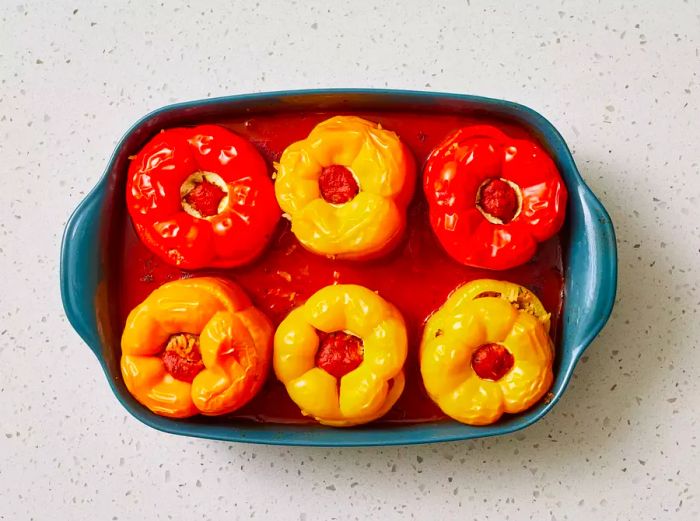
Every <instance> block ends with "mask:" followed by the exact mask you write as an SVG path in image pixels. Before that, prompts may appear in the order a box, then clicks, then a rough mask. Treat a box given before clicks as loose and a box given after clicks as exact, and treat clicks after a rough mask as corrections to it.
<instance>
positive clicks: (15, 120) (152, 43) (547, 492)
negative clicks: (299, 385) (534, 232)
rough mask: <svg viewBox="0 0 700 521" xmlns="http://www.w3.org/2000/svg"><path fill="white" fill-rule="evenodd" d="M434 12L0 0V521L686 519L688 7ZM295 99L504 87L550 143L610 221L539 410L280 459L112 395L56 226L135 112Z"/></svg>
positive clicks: (344, 5)
mask: <svg viewBox="0 0 700 521" xmlns="http://www.w3.org/2000/svg"><path fill="white" fill-rule="evenodd" d="M429 3H430V2H415V4H416V5H420V6H421V7H416V8H409V7H408V6H407V5H405V3H404V2H391V1H385V2H377V4H378V6H372V5H370V3H369V2H366V1H359V0H358V1H354V2H340V1H337V2H331V1H328V0H325V1H319V2H315V1H314V2H306V1H301V0H298V1H296V2H291V3H289V4H287V5H281V4H282V2H277V4H279V5H275V6H273V5H272V3H271V2H263V1H261V2H259V3H255V2H243V1H241V2H230V1H220V2H207V5H206V6H205V5H204V2H196V1H190V2H188V3H184V2H183V3H181V4H179V3H178V2H169V1H166V2H160V1H158V2H146V1H143V2H141V1H135V0H133V1H131V2H127V1H113V2H107V1H103V2H89V1H83V0H70V1H65V0H62V1H48V0H45V1H36V2H27V1H24V0H13V1H3V2H2V7H0V158H1V165H2V166H1V167H0V175H2V189H1V190H0V203H1V204H0V273H2V283H1V285H0V320H1V323H0V498H1V499H0V519H7V520H13V521H15V520H25V519H36V520H44V519H70V520H83V519H85V520H94V519H113V520H130V519H139V520H140V519H149V520H151V519H184V518H188V519H227V520H232V519H247V518H249V517H255V518H257V519H291V520H296V519H298V520H314V519H366V518H368V517H372V518H376V519H428V518H431V519H432V518H438V519H455V518H457V516H459V519H479V520H483V519H493V520H502V519H538V520H542V519H545V520H550V519H557V520H564V519H580V520H588V519H611V520H612V519H619V520H627V519H645V520H646V519H684V520H689V519H698V518H699V517H700V501H699V500H698V495H699V494H700V491H699V490H698V486H699V485H700V475H699V472H700V471H699V470H698V469H699V468H700V451H699V450H698V433H699V432H700V428H699V426H698V420H699V419H700V407H699V406H698V403H699V402H698V395H699V394H700V384H699V383H698V377H700V370H699V369H698V365H699V364H700V358H699V356H698V345H699V340H698V339H699V338H700V317H699V316H698V311H699V309H700V297H699V295H700V262H699V259H700V234H699V233H698V224H697V221H698V217H700V215H699V212H698V207H699V206H700V166H698V164H699V163H698V162H699V159H698V136H700V78H699V74H700V57H699V50H698V48H699V46H700V4H699V3H698V2H694V1H693V0H690V1H685V2H683V1H681V0H677V1H673V2H652V1H648V2H645V1H637V2H633V3H629V2H625V4H626V5H624V6H623V5H622V2H599V3H597V2H581V3H578V4H575V3H574V2H566V1H556V2H542V3H541V4H540V5H539V6H538V5H536V4H535V3H533V2H519V1H509V2H500V3H499V7H492V6H488V5H486V2H481V1H479V0H471V2H470V1H468V0H460V1H453V2H445V3H444V5H443V6H441V7H428V4H429ZM526 4H527V5H526ZM662 4H666V5H662ZM306 87H393V88H408V89H425V90H436V91H447V92H462V93H471V94H481V95H487V96H492V97H499V98H505V99H510V100H514V101H518V102H521V103H524V104H527V105H529V106H531V107H533V108H535V109H537V110H538V111H540V112H541V113H543V114H544V115H545V116H546V117H548V118H549V119H550V120H551V121H552V122H553V123H554V125H555V126H556V127H557V128H558V129H559V130H560V131H561V132H562V134H563V135H564V137H565V138H566V140H567V141H568V142H569V144H570V145H571V147H572V148H573V151H574V154H575V158H576V161H577V163H578V165H579V168H580V169H581V172H582V174H583V176H584V177H585V178H586V180H587V181H588V182H589V184H590V185H591V187H592V188H593V190H594V191H595V192H596V194H598V195H599V196H600V198H601V199H602V201H603V203H604V204H605V205H606V206H607V208H608V210H609V212H610V214H611V216H612V219H613V221H614V223H615V226H616V230H617V234H618V244H619V254H620V283H619V293H618V301H617V305H616V307H615V310H614V312H613V315H612V317H611V320H610V322H609V323H608V325H607V327H606V328H605V330H604V331H603V333H602V334H601V335H600V336H599V337H598V339H597V340H596V341H595V342H594V343H593V344H592V345H591V347H590V349H589V350H588V352H587V353H586V356H585V357H584V358H583V360H582V363H581V364H580V365H579V366H578V367H577V369H576V373H575V376H574V379H573V381H572V383H571V386H570V387H569V389H568V391H567V393H566V394H565V396H564V398H563V399H562V400H561V402H559V404H558V405H557V406H556V407H555V409H554V410H553V412H552V413H551V414H549V415H548V416H546V417H545V418H544V419H543V420H542V421H541V422H539V423H537V424H536V425H534V426H533V427H531V428H529V429H527V430H525V431H521V432H519V433H517V434H514V435H510V436H506V437H502V438H498V439H487V440H483V441H471V442H463V443H447V444H440V445H433V446H415V447H398V448H385V449H375V448H371V449H342V450H339V449H311V448H284V447H267V446H253V445H242V444H231V443H218V442H207V441H204V440H200V439H188V438H181V437H176V436H171V435H167V434H162V433H160V432H157V431H154V430H152V429H150V428H148V427H146V426H144V425H142V424H140V423H139V422H137V421H136V420H134V419H133V418H131V417H130V416H128V415H127V413H126V412H125V411H124V410H123V409H122V407H121V406H120V405H119V403H118V402H117V400H116V399H115V398H114V396H113V395H112V393H111V392H110V390H109V388H108V386H107V383H106V381H105V378H104V376H103V374H102V373H101V371H100V368H99V366H98V363H97V361H96V360H95V358H94V356H93V355H92V353H91V352H90V351H89V349H88V348H87V347H86V346H85V345H84V344H83V343H82V341H81V340H80V339H79V338H78V336H77V335H76V334H75V333H74V332H73V330H72V329H71V327H70V326H69V324H68V322H67V321H66V318H65V316H64V314H63V310H62V306H61V301H60V297H59V291H58V277H59V274H58V251H59V244H60V240H61V233H62V231H63V227H64V225H65V223H66V220H67V218H68V215H69V214H70V212H71V211H72V210H73V208H74V207H75V206H76V205H77V204H78V202H79V201H80V200H81V199H82V198H83V197H84V196H85V194H86V193H87V191H88V190H89V189H90V188H91V187H92V186H93V184H94V183H95V181H96V180H97V179H98V177H99V176H100V174H101V172H102V170H103V168H104V166H105V164H106V161H107V158H108V156H109V154H110V153H111V151H112V149H113V147H114V145H115V142H116V141H117V139H118V138H119V137H120V136H121V135H122V133H123V132H124V131H125V129H127V128H128V127H129V126H130V125H131V123H132V122H134V121H135V120H136V119H137V118H139V117H140V116H141V115H143V114H144V113H146V112H147V111H150V110H151V109H155V108H157V107H159V106H161V105H164V104H167V103H170V102H175V101H181V100H189V99H196V98H204V97H208V96H218V95H225V94H235V93H244V92H257V91H263V90H276V89H292V88H306Z"/></svg>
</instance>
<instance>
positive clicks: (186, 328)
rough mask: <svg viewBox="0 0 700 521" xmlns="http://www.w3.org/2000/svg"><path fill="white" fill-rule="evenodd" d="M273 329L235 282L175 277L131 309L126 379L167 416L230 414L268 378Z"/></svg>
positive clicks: (125, 354) (152, 407)
mask: <svg viewBox="0 0 700 521" xmlns="http://www.w3.org/2000/svg"><path fill="white" fill-rule="evenodd" d="M272 335H273V328H272V324H271V323H270V321H269V319H268V318H267V317H266V316H265V315H264V314H263V313H262V312H261V311H260V310H258V309H257V308H256V307H254V306H253V305H252V304H251V302H250V299H249V298H248V296H247V295H246V294H245V293H244V291H243V290H242V289H241V288H240V287H238V286H237V285H236V284H234V283H233V282H229V281H225V280H223V279H218V278H213V277H199V278H190V279H183V280H176V281H173V282H168V283H166V284H164V285H162V286H161V287H159V288H158V289H156V290H155V291H153V292H152V293H151V294H150V295H149V296H148V297H147V298H146V300H144V301H143V302H142V303H141V304H139V305H138V306H137V307H136V308H134V309H133V310H132V311H131V313H129V316H128V318H127V321H126V326H125V328H124V333H123V335H122V341H121V345H122V359H121V371H122V376H123V378H124V383H125V384H126V387H127V389H128V390H129V392H130V393H131V394H132V395H133V396H134V398H136V399H137V400H138V401H139V402H141V403H142V404H143V405H145V406H146V407H148V408H149V409H150V410H151V411H153V412H155V413H156V414H159V415H162V416H170V417H175V418H184V417H188V416H193V415H195V414H205V415H219V414H225V413H229V412H232V411H235V410H236V409H238V408H240V407H242V406H243V405H245V404H246V403H247V402H248V401H250V400H251V399H252V398H253V396H255V395H256V393H257V392H258V391H259V390H260V388H261V387H262V385H263V383H264V382H265V378H266V377H267V373H268V370H269V365H270V358H271V354H272Z"/></svg>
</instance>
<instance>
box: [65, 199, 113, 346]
mask: <svg viewBox="0 0 700 521" xmlns="http://www.w3.org/2000/svg"><path fill="white" fill-rule="evenodd" d="M103 197H104V190H103V188H102V186H101V185H98V186H97V187H95V189H94V190H93V191H92V192H90V194H88V196H87V197H86V198H85V199H84V200H83V201H82V202H81V203H80V205H79V206H78V207H77V208H76V209H75V211H74V212H73V214H72V215H71V216H70V219H68V224H67V225H66V230H65V232H64V234H63V242H62V244H61V268H60V274H61V299H62V300H63V308H64V310H65V312H66V316H67V317H68V321H69V322H70V323H71V325H72V326H73V327H74V328H75V330H76V331H77V332H78V334H79V335H80V337H81V338H82V339H83V340H84V341H85V343H87V345H88V346H89V347H90V349H92V351H93V352H94V353H95V354H96V355H97V354H98V350H99V349H100V337H99V333H98V325H97V317H96V306H95V295H96V293H97V286H98V283H99V280H100V266H99V262H98V260H97V259H99V230H100V222H101V208H102V200H103ZM98 358H99V357H98Z"/></svg>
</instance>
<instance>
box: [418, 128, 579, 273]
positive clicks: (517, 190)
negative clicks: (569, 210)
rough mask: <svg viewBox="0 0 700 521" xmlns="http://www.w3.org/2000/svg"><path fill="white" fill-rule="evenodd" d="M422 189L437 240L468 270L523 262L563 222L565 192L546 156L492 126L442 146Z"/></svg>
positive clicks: (467, 131)
mask: <svg viewBox="0 0 700 521" xmlns="http://www.w3.org/2000/svg"><path fill="white" fill-rule="evenodd" d="M423 189H424V191H425V196H426V199H427V200H428V206H429V213H430V224H431V225H432V227H433V231H434V232H435V235H436V236H437V238H438V240H439V241H440V243H441V244H442V246H443V248H445V250H446V251H447V253H449V254H450V256H452V258H454V259H455V260H456V261H458V262H460V263H462V264H465V265H467V266H474V267H477V268H486V269H491V270H504V269H508V268H512V267H514V266H518V265H520V264H523V263H525V262H527V261H528V260H530V259H531V258H532V256H533V255H534V254H535V251H536V250H537V243H539V242H542V241H544V240H546V239H549V238H550V237H552V236H553V235H554V234H556V233H557V232H558V231H559V229H560V228H561V226H562V224H563V223H564V217H565V212H566V199H567V192H566V187H565V185H564V181H563V180H562V178H561V176H560V175H559V171H558V170H557V167H556V166H555V164H554V162H553V161H552V159H551V158H550V157H549V155H547V153H546V152H545V151H544V150H542V149H541V148H540V147H539V146H538V145H537V144H536V143H535V142H534V141H533V140H531V139H512V138H510V137H509V136H507V135H506V134H504V133H503V132H501V131H500V130H499V129H497V128H495V127H491V126H488V125H475V126H469V127H464V128H460V129H458V130H456V131H455V132H453V133H452V134H450V135H449V136H448V137H447V138H446V139H445V140H444V141H443V142H442V143H441V144H440V145H438V146H437V147H436V148H435V149H434V150H433V151H432V152H431V153H430V156H429V157H428V160H427V161H426V164H425V169H424V177H423Z"/></svg>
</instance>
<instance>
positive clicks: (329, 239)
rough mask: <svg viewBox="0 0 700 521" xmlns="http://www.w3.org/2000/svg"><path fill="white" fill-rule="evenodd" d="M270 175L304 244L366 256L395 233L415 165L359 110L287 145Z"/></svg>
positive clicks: (402, 221)
mask: <svg viewBox="0 0 700 521" xmlns="http://www.w3.org/2000/svg"><path fill="white" fill-rule="evenodd" d="M276 176H277V177H276V180H275V193H276V195H277V201H278V202H279V205H280V206H281V207H282V209H283V210H284V211H285V212H286V213H287V215H288V216H289V218H290V220H291V222H292V232H293V233H294V234H295V235H296V237H297V239H298V240H299V242H300V243H301V244H302V245H303V246H304V247H305V248H307V249H308V250H311V251H313V252H315V253H318V254H320V255H325V256H328V257H333V258H345V259H367V258H370V257H377V256H379V255H381V254H383V253H385V252H387V251H389V250H390V249H391V248H393V247H394V246H395V245H396V243H397V242H398V241H399V240H400V238H401V235H402V233H403V230H404V228H405V225H406V207H407V206H408V203H409V201H410V199H411V196H412V195H413V189H414V185H415V164H414V161H413V157H412V156H411V153H410V151H409V150H408V148H407V147H406V146H405V145H404V144H403V143H402V142H401V141H400V140H399V137H398V136H397V135H396V134H395V133H394V132H391V131H389V130H386V129H383V128H382V127H381V126H380V125H378V124H376V123H372V122H371V121H367V120H364V119H361V118H358V117H353V116H336V117H333V118H331V119H328V120H326V121H323V122H322V123H319V124H318V125H316V127H315V128H314V129H313V130H312V131H311V133H310V134H309V135H308V137H307V138H306V139H304V140H302V141H298V142H296V143H293V144H291V145H289V146H288V147H287V148H286V149H285V151H284V153H283V154H282V158H281V159H280V162H279V165H277V174H276Z"/></svg>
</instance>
